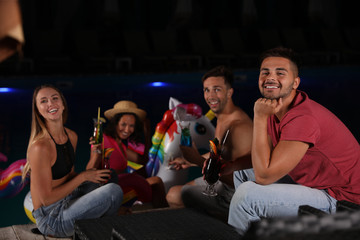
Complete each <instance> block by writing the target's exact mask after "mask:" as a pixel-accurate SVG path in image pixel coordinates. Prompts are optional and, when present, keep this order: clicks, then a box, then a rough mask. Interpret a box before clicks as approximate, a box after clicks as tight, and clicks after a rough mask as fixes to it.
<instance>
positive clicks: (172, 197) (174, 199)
mask: <svg viewBox="0 0 360 240" xmlns="http://www.w3.org/2000/svg"><path fill="white" fill-rule="evenodd" d="M182 187H183V185H177V186H173V187H171V188H170V189H169V191H168V193H167V194H166V200H167V202H168V203H169V205H170V207H177V206H179V205H180V206H182V201H181V188H182Z"/></svg>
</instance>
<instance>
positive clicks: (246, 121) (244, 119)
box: [231, 107, 252, 126]
mask: <svg viewBox="0 0 360 240" xmlns="http://www.w3.org/2000/svg"><path fill="white" fill-rule="evenodd" d="M231 115H232V117H231V125H234V126H238V125H251V126H252V120H251V118H250V117H249V115H248V114H247V113H246V112H245V111H244V110H242V109H241V108H239V107H236V108H235V109H234V111H233V113H232V114H231Z"/></svg>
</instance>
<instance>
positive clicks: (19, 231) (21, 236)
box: [0, 224, 72, 240]
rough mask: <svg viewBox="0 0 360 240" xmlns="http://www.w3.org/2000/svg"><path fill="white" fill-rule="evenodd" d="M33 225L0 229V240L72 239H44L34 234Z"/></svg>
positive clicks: (66, 239)
mask: <svg viewBox="0 0 360 240" xmlns="http://www.w3.org/2000/svg"><path fill="white" fill-rule="evenodd" d="M35 227H36V225H35V224H24V225H13V226H10V227H5V228H0V239H1V240H15V239H16V240H44V239H48V240H50V239H51V240H56V239H59V240H60V239H61V240H70V239H72V238H52V237H45V236H43V235H40V234H34V233H32V232H31V229H33V228H35Z"/></svg>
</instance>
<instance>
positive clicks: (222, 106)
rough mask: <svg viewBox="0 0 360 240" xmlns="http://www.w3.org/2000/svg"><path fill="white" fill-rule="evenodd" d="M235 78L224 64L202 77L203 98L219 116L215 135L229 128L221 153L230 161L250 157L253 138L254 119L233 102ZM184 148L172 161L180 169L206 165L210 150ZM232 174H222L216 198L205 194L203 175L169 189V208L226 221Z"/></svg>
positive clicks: (182, 147) (231, 191)
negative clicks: (190, 209) (200, 211)
mask: <svg viewBox="0 0 360 240" xmlns="http://www.w3.org/2000/svg"><path fill="white" fill-rule="evenodd" d="M233 80H234V75H233V73H232V72H231V71H230V70H229V69H227V68H226V67H224V66H218V67H216V68H214V69H211V70H210V71H209V72H207V73H205V75H204V76H203V77H202V82H203V88H204V99H205V101H206V102H207V104H208V105H209V107H210V109H211V110H212V111H213V112H214V113H215V116H216V118H217V124H216V129H215V137H216V138H218V139H219V140H222V139H223V137H224V135H225V132H226V131H227V130H228V129H229V135H228V137H227V140H226V143H225V151H224V154H223V155H222V158H223V159H224V160H226V162H227V164H231V162H232V161H235V160H239V159H241V158H242V157H245V156H249V155H250V150H251V141H252V121H251V119H250V117H249V116H248V115H247V114H246V113H245V112H244V111H243V110H242V109H240V108H239V107H237V106H235V105H234V103H233V101H232V95H233V92H234V89H233V88H232V85H233ZM209 140H210V139H209ZM220 142H222V141H220ZM181 150H182V152H183V156H184V158H176V159H174V160H173V161H172V162H170V164H174V165H175V169H177V170H178V169H184V168H188V167H191V166H198V167H203V165H204V161H205V160H206V159H208V157H209V153H206V154H204V155H202V156H201V155H200V154H199V152H198V151H197V150H196V148H195V147H185V146H181ZM245 167H246V166H244V168H245ZM248 167H251V166H248ZM232 175H233V174H232V173H231V174H228V175H221V176H220V181H219V182H218V183H217V185H216V191H217V193H218V196H216V197H207V196H205V195H203V194H202V191H203V190H204V188H205V186H206V182H205V181H204V179H203V177H199V178H197V179H195V180H193V181H190V182H188V183H187V184H185V185H177V186H173V187H172V188H170V190H169V192H168V194H167V196H166V198H167V201H168V203H169V205H170V207H174V208H175V207H184V206H186V207H195V208H201V209H204V210H207V211H208V213H209V214H212V215H214V216H216V217H218V218H220V219H222V220H224V221H227V216H228V209H229V204H230V201H231V197H232V195H233V194H234V185H233V177H232ZM210 210H211V211H210Z"/></svg>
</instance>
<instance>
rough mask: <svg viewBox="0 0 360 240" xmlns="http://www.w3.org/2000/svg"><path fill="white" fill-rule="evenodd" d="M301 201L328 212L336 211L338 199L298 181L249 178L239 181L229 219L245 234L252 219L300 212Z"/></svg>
mask: <svg viewBox="0 0 360 240" xmlns="http://www.w3.org/2000/svg"><path fill="white" fill-rule="evenodd" d="M234 177H235V178H236V177H239V175H237V176H234ZM235 178H234V179H235ZM239 179H240V178H239ZM301 205H310V206H312V207H315V208H318V209H320V210H323V211H325V212H329V213H332V212H335V211H336V200H335V199H334V198H332V197H331V196H330V195H329V194H327V192H326V191H324V190H318V189H313V188H309V187H305V186H302V185H298V184H280V183H275V184H270V185H259V184H256V183H255V182H253V181H247V182H244V183H242V184H239V186H238V187H237V189H236V192H235V194H234V196H233V198H232V200H231V203H230V211H229V220H228V223H229V224H230V225H232V226H234V227H235V228H236V229H237V231H238V232H239V233H240V234H242V235H243V234H244V233H245V232H246V231H247V229H248V227H249V225H250V223H251V222H253V221H258V220H260V218H263V217H265V218H269V217H288V216H297V214H298V209H299V206H301Z"/></svg>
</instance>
